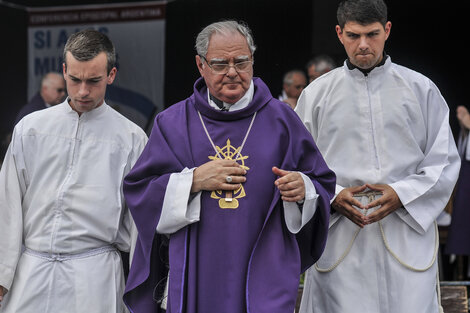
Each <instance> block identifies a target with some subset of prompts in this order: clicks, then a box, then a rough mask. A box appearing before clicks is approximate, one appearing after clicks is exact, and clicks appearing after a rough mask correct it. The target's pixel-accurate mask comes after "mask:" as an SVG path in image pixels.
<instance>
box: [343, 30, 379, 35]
mask: <svg viewBox="0 0 470 313" xmlns="http://www.w3.org/2000/svg"><path fill="white" fill-rule="evenodd" d="M345 32H346V34H347V35H358V36H360V35H361V34H362V33H356V32H354V31H352V30H346V31H345ZM378 32H380V29H374V30H371V31H369V32H366V33H365V34H366V35H370V34H375V33H378Z"/></svg>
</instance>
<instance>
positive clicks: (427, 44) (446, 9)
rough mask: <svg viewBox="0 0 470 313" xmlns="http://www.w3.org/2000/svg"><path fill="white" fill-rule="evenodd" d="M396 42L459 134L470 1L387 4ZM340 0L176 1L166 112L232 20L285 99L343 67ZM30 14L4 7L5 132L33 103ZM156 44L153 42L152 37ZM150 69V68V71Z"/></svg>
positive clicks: (392, 47)
mask: <svg viewBox="0 0 470 313" xmlns="http://www.w3.org/2000/svg"><path fill="white" fill-rule="evenodd" d="M12 2H14V3H15V4H18V5H25V6H46V5H68V4H85V3H93V4H96V3H106V2H129V1H119V0H116V1H88V2H86V1H78V0H61V1H59V0H29V1H28V0H16V1H9V3H12ZM386 2H387V4H388V7H389V19H390V20H391V21H392V32H391V36H390V38H389V40H388V42H387V44H386V52H387V53H388V54H389V55H390V56H391V57H392V60H393V61H394V62H396V63H399V64H402V65H405V66H407V67H410V68H412V69H415V70H416V71H418V72H421V73H423V74H425V75H426V76H428V77H429V78H431V79H432V80H433V81H434V82H435V83H436V84H437V85H438V86H439V88H440V90H441V92H442V94H443V95H444V97H445V98H446V99H447V101H448V104H449V107H450V108H451V123H452V125H453V126H454V129H456V119H455V117H454V115H455V107H456V106H457V105H459V104H467V103H468V101H467V99H466V97H465V96H464V90H465V89H464V88H465V87H466V82H467V81H468V79H467V78H466V72H467V70H468V65H467V63H468V61H467V55H466V52H467V50H466V49H465V47H464V45H465V44H466V41H467V39H466V37H467V34H468V31H467V25H464V21H465V18H466V16H464V14H465V12H466V11H465V10H464V8H463V3H464V2H462V1H457V0H451V1H446V2H434V1H432V2H431V1H424V0H414V1H413V0H409V1H397V0H394V1H392V0H388V1H387V0H386ZM338 3H339V1H338V0H313V1H305V0H288V1H279V0H271V1H269V0H224V1H221V0H174V1H171V2H169V3H168V4H167V11H166V49H165V51H166V52H165V53H166V63H165V64H166V65H165V66H166V68H165V95H164V98H165V105H166V106H167V107H168V106H170V105H171V104H173V103H175V102H177V101H179V100H182V99H184V98H186V97H187V96H189V95H190V94H191V92H192V85H193V82H194V80H195V79H196V78H197V77H198V72H197V69H196V66H195V61H194V55H195V50H194V40H195V37H196V35H197V33H198V32H199V31H200V30H201V29H202V28H203V27H204V26H206V25H207V24H209V23H211V22H214V21H219V20H221V19H224V18H235V19H240V20H243V21H245V22H247V23H248V25H249V26H250V27H251V28H252V30H253V33H254V37H255V43H256V45H257V47H258V49H257V51H256V53H255V76H259V77H262V79H263V80H264V81H265V82H266V83H267V84H268V86H270V88H271V92H272V93H273V95H274V96H277V95H278V94H279V93H280V91H281V85H282V84H281V80H282V75H283V73H284V72H285V71H287V70H289V69H291V68H302V69H303V68H304V66H305V63H306V62H307V61H308V59H309V58H310V57H311V56H313V55H316V54H320V53H326V54H329V55H331V56H332V57H333V58H334V59H335V60H336V61H337V62H338V64H341V63H342V62H343V61H344V58H345V53H344V50H343V48H342V46H341V44H340V43H339V41H338V39H337V37H336V34H335V31H334V27H335V25H336V7H337V5H338ZM26 30H27V25H26V13H25V12H24V10H21V9H15V8H12V7H11V5H9V6H5V2H3V4H2V2H1V1H0V35H1V36H0V45H1V46H0V68H1V75H0V114H1V119H0V120H1V123H0V132H1V133H2V134H3V133H5V132H6V131H8V130H10V129H11V127H12V125H11V121H12V120H13V119H14V116H15V114H16V112H17V111H18V110H19V108H20V107H21V106H22V105H23V104H24V103H26V102H27V100H28V99H26V73H27V64H26V60H27V51H26V42H27V38H26ZM149 40H151V38H149ZM142 70H145V69H142Z"/></svg>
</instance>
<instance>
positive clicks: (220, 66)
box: [200, 55, 254, 74]
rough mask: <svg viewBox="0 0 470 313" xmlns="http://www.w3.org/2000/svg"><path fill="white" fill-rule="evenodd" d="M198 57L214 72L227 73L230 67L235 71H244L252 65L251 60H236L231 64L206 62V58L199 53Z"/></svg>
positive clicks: (247, 70)
mask: <svg viewBox="0 0 470 313" xmlns="http://www.w3.org/2000/svg"><path fill="white" fill-rule="evenodd" d="M200 57H201V58H202V59H203V60H204V61H205V62H206V63H207V65H208V66H209V68H210V69H211V71H212V73H214V74H227V73H228V71H229V70H230V68H231V67H233V68H234V69H235V71H237V73H246V72H249V71H250V70H251V68H252V66H253V63H254V62H253V61H252V60H250V61H242V62H236V63H233V65H230V64H228V63H212V64H211V63H209V62H207V59H206V58H205V57H203V56H202V55H200Z"/></svg>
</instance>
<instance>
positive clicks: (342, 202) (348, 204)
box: [331, 185, 367, 228]
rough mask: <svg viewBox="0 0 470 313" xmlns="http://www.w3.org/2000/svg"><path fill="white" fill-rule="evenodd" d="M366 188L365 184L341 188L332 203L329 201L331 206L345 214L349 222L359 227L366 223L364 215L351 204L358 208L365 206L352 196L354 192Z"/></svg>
mask: <svg viewBox="0 0 470 313" xmlns="http://www.w3.org/2000/svg"><path fill="white" fill-rule="evenodd" d="M366 188H367V187H366V185H363V186H355V187H349V188H345V189H343V190H341V192H340V193H339V194H338V195H337V196H336V198H335V200H334V201H333V203H331V207H332V208H333V209H335V211H336V212H338V213H339V214H342V215H344V216H346V217H347V218H348V219H350V220H351V222H353V223H354V224H356V225H357V226H359V227H361V228H364V226H366V225H367V223H366V221H365V219H364V215H363V214H362V213H361V212H359V211H358V210H357V209H356V208H354V207H353V205H354V206H356V207H358V208H360V209H365V207H364V206H363V205H362V204H361V203H360V202H359V201H358V200H357V199H355V198H354V194H355V193H359V192H363V191H364V190H366Z"/></svg>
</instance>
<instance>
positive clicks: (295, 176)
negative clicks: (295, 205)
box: [272, 166, 305, 202]
mask: <svg viewBox="0 0 470 313" xmlns="http://www.w3.org/2000/svg"><path fill="white" fill-rule="evenodd" d="M272 170H273V173H274V174H275V175H277V176H279V178H278V179H276V181H275V182H274V184H275V185H276V187H277V189H279V191H280V192H281V199H282V200H284V201H287V202H295V201H300V200H302V199H304V198H305V185H304V180H303V179H302V176H301V175H300V173H298V172H289V171H285V170H281V169H279V168H277V167H275V166H274V167H273V169H272Z"/></svg>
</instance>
